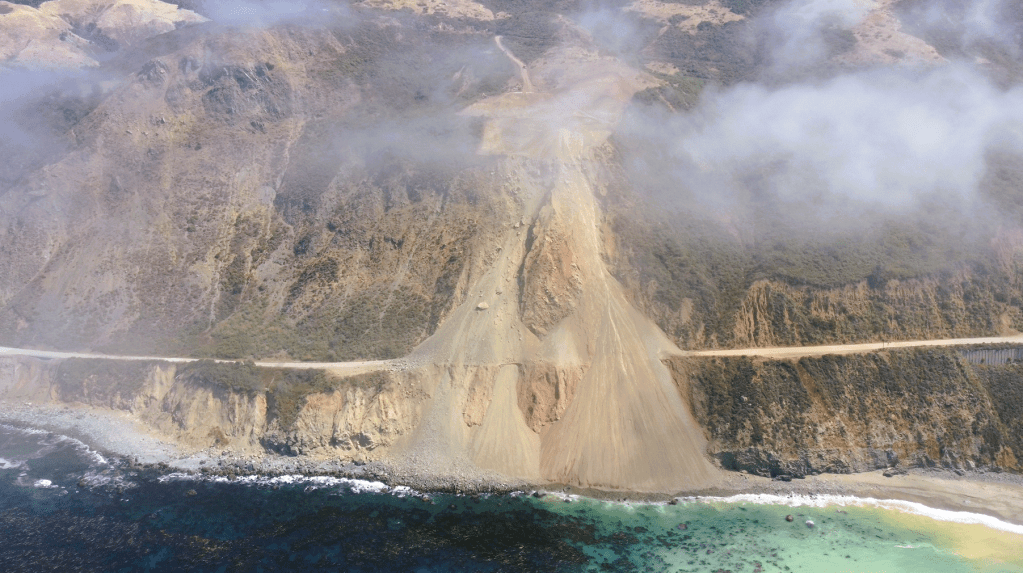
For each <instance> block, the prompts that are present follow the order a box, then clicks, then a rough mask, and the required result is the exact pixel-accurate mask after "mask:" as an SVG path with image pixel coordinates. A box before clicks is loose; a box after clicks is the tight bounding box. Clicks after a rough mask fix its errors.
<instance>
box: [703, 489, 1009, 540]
mask: <svg viewBox="0 0 1023 573" xmlns="http://www.w3.org/2000/svg"><path fill="white" fill-rule="evenodd" d="M685 501H689V502H698V503H699V502H723V503H757V504H764V505H785V506H788V507H832V506H840V507H845V506H853V507H877V508H880V509H889V510H893V511H901V512H903V513H910V514H913V515H920V516H923V517H929V518H931V519H934V520H937V521H946V522H950V523H962V524H966V525H983V526H985V527H990V528H991V529H997V530H999V531H1006V532H1008V533H1015V534H1017V535H1023V525H1017V524H1015V523H1009V522H1008V521H1003V520H1001V519H998V518H997V517H992V516H990V515H984V514H980V513H971V512H968V511H950V510H947V509H937V508H933V507H928V506H926V505H924V504H922V503H917V502H915V501H902V500H898V499H876V498H872V497H853V496H850V495H817V496H806V495H788V496H781V495H774V494H766V493H743V494H738V495H733V496H730V497H688V498H685Z"/></svg>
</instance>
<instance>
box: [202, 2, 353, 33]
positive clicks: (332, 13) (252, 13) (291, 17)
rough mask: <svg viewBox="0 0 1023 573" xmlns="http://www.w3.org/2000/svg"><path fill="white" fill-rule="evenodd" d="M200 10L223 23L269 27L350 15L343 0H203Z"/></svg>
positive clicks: (339, 18) (215, 20)
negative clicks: (204, 0) (333, 0)
mask: <svg viewBox="0 0 1023 573" xmlns="http://www.w3.org/2000/svg"><path fill="white" fill-rule="evenodd" d="M200 11H201V12H202V14H203V15H205V16H206V17H207V18H209V19H211V20H213V21H214V22H217V23H218V24H224V25H227V26H255V27H262V26H271V25H274V24H278V23H282V22H302V21H307V22H314V21H319V22H321V23H322V21H323V20H324V19H327V20H341V19H343V18H345V17H347V16H349V15H350V9H349V7H348V4H347V3H345V2H327V1H323V0H299V1H290V0H223V1H221V0H207V1H206V2H205V3H204V4H203V6H202V7H201V8H200Z"/></svg>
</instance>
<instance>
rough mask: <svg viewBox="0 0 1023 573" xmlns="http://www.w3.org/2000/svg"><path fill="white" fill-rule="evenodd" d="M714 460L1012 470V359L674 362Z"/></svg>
mask: <svg viewBox="0 0 1023 573" xmlns="http://www.w3.org/2000/svg"><path fill="white" fill-rule="evenodd" d="M669 363H670V364H671V367H672V371H673V372H674V373H675V374H676V381H677V382H678V384H679V387H680V389H681V390H682V391H683V392H684V393H686V394H687V395H688V396H689V397H690V399H691V401H692V404H693V407H694V412H695V415H696V418H697V419H698V420H699V421H700V424H701V426H703V427H704V428H705V429H706V432H707V435H708V439H709V446H708V451H709V453H710V454H711V455H712V456H714V457H716V458H717V459H718V460H719V461H720V463H721V465H722V466H723V467H725V468H728V469H733V470H746V471H749V472H751V473H759V474H762V475H768V476H776V475H782V474H785V475H792V476H801V475H806V474H808V473H811V472H834V473H848V472H855V471H867V470H873V469H878V468H886V467H892V466H903V467H935V466H940V467H947V468H960V469H973V468H977V467H983V468H987V469H994V470H996V471H1001V470H1008V471H1015V472H1018V471H1019V470H1020V465H1019V464H1020V462H1019V458H1018V457H1017V456H1018V453H1019V452H1020V451H1021V450H1020V448H1021V447H1023V434H1021V433H1020V427H1019V423H1018V418H1019V415H1018V411H1017V410H1018V409H1019V406H1020V403H1021V402H1020V400H1019V398H1020V396H1019V392H1020V380H1021V378H1020V366H1019V364H1016V363H1009V364H1003V365H978V364H970V363H969V362H968V361H967V360H966V359H964V358H963V356H962V355H961V354H960V352H959V351H957V350H955V349H906V350H891V351H883V352H877V353H870V354H863V355H841V356H838V355H830V356H821V357H807V358H801V359H789V360H767V359H757V358H744V357H736V358H672V359H671V360H670V361H669Z"/></svg>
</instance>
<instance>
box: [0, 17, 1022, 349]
mask: <svg viewBox="0 0 1023 573" xmlns="http://www.w3.org/2000/svg"><path fill="white" fill-rule="evenodd" d="M58 4H59V3H54V2H50V3H46V4H41V3H38V2H35V3H31V2H26V3H16V4H15V3H4V4H3V6H4V8H2V10H3V11H4V14H3V15H0V26H7V27H9V28H10V27H12V26H15V25H17V26H20V28H17V29H26V28H25V26H28V25H29V24H26V22H29V21H30V20H29V19H27V18H28V17H27V16H26V15H25V14H28V12H25V14H22V12H23V11H26V10H37V11H38V12H39V14H40V15H39V16H38V17H36V16H33V18H35V19H34V20H31V22H36V23H34V24H31V25H43V24H39V23H38V22H57V24H53V23H50V24H45V25H46V26H51V27H53V26H57V25H58V24H59V22H64V24H62V25H66V26H67V30H66V32H61V34H62V36H61V37H57V36H54V37H53V38H50V39H49V40H46V41H50V42H51V44H52V46H53V47H52V48H45V49H46V50H51V51H50V52H45V53H54V52H52V50H53V49H57V48H60V49H71V48H74V49H75V50H77V51H76V52H75V53H76V54H81V55H82V57H83V58H89V59H88V61H86V60H81V59H79V60H76V59H74V58H70V59H68V58H64V59H62V60H59V62H58V63H52V62H51V63H46V62H47V60H45V58H42V56H32V57H34V58H35V59H34V60H33V59H31V58H28V55H27V54H29V53H32V54H36V53H37V51H34V50H43V49H44V48H42V47H40V48H35V47H33V46H36V45H37V44H40V42H43V40H42V39H40V40H36V41H34V42H35V43H34V44H32V46H30V47H29V48H31V49H29V48H22V49H21V50H20V52H15V51H12V52H10V53H9V55H8V56H7V60H6V63H5V64H4V66H5V67H4V68H3V72H2V76H3V82H2V83H3V87H2V88H0V101H2V103H3V107H4V109H5V110H8V112H7V113H5V114H3V117H0V133H3V134H4V136H3V138H2V143H0V152H2V153H3V154H4V158H5V159H4V161H3V162H2V164H0V183H2V191H0V201H2V217H3V221H4V222H3V228H4V231H3V237H4V240H3V247H2V256H3V257H4V259H5V261H6V263H5V266H6V267H7V268H10V269H12V271H11V272H9V273H7V274H6V276H5V277H4V280H3V285H2V288H0V293H2V295H0V303H2V311H0V332H2V333H3V341H4V342H5V343H9V344H43V345H52V346H57V347H63V346H72V347H76V348H84V347H92V348H121V349H129V350H130V349H138V350H140V351H141V350H143V349H146V350H148V351H155V352H171V351H175V352H185V353H193V354H194V353H198V354H202V355H214V356H224V357H244V356H254V357H258V356H276V355H279V356H285V355H287V356H292V357H298V358H316V359H329V358H361V357H366V358H373V357H389V356H397V355H401V354H403V353H405V352H407V351H408V350H410V349H411V348H412V347H413V346H414V345H415V344H417V343H418V342H420V341H421V340H423V339H424V338H425V337H426V336H428V335H429V334H430V333H431V332H433V331H434V329H435V328H437V326H438V325H439V324H440V323H441V322H443V320H444V318H445V316H446V315H447V313H448V312H449V311H450V310H451V309H452V308H454V307H455V306H457V304H458V302H459V300H461V297H463V296H464V288H465V286H466V285H468V284H469V283H471V282H472V277H473V276H475V274H476V273H479V272H481V269H482V268H483V267H484V266H485V265H486V264H487V263H486V259H487V255H485V254H484V253H486V252H488V251H489V250H491V249H492V248H494V244H493V242H492V241H493V240H496V239H495V238H494V237H495V235H493V233H492V231H493V230H494V227H493V225H494V222H496V221H497V220H499V219H500V218H501V217H502V216H503V213H506V212H507V210H508V209H509V208H510V207H509V205H512V204H513V203H514V202H515V200H516V199H515V191H514V189H513V188H511V186H510V185H509V184H508V182H507V181H503V180H501V179H500V177H499V176H498V175H496V174H497V171H496V170H495V169H494V167H493V165H494V160H493V158H488V157H486V156H485V155H480V154H478V153H477V149H478V148H479V146H480V142H481V139H480V138H481V137H482V136H483V131H482V122H481V120H480V119H478V118H475V117H473V116H472V115H471V114H470V115H466V114H464V113H462V110H465V109H466V108H467V107H468V106H470V105H472V104H473V103H474V102H477V101H480V100H481V99H483V98H485V97H487V96H492V95H495V94H499V93H505V92H513V91H516V90H521V89H523V84H522V81H521V77H520V74H519V71H518V70H516V69H515V66H514V65H513V64H512V62H510V61H509V60H508V59H507V58H506V57H505V55H504V54H503V53H501V51H500V50H499V49H498V47H497V46H496V45H495V44H494V42H493V37H494V35H498V34H499V35H500V36H501V37H502V39H503V42H504V44H505V45H506V46H507V47H508V49H510V50H511V51H512V53H514V54H515V55H516V56H517V57H518V58H520V59H521V60H522V61H523V62H524V63H525V64H526V65H528V66H531V67H534V68H536V69H541V68H542V65H543V63H544V62H547V61H552V59H553V58H558V57H564V56H563V55H556V54H557V53H558V52H557V51H558V50H565V49H579V48H578V47H579V46H583V47H585V49H589V50H594V51H595V53H599V54H602V55H603V56H604V57H608V58H612V59H614V60H617V61H621V62H624V63H626V64H627V65H629V66H631V67H632V68H634V69H637V70H640V71H642V73H644V74H646V78H647V80H646V81H648V82H649V87H647V88H645V89H643V90H641V91H640V92H639V93H637V94H636V95H635V96H634V98H633V101H632V104H631V105H630V106H629V107H628V109H627V110H626V112H625V115H624V118H623V120H622V121H621V122H620V123H619V124H618V125H616V126H614V127H613V131H614V132H613V135H612V137H611V139H610V143H609V144H608V148H607V155H606V157H607V161H606V162H605V168H606V175H607V182H608V183H607V187H606V189H604V190H603V195H602V196H601V202H602V204H603V208H604V210H605V214H604V225H605V232H606V233H607V235H608V244H609V245H613V247H609V248H608V250H607V251H606V252H605V253H604V255H603V256H604V257H605V258H606V259H607V260H608V261H609V262H610V263H611V266H612V269H613V272H614V274H615V276H617V277H618V279H619V280H620V281H621V282H622V283H623V284H624V285H625V286H626V289H627V291H628V292H629V293H630V296H631V297H632V298H633V300H634V301H635V302H636V304H638V305H639V306H640V307H641V308H642V309H643V310H644V312H645V313H646V314H647V315H649V316H650V317H651V318H653V319H654V320H655V321H656V322H657V323H658V324H659V326H660V327H661V328H662V329H664V330H665V332H667V333H668V334H669V336H670V337H672V338H673V340H675V342H676V343H677V344H679V345H680V346H682V347H683V348H685V347H692V348H699V347H715V346H732V345H740V346H741V345H760V344H781V343H785V344H790V343H791V344H798V343H805V342H809V341H813V342H825V341H833V342H848V341H858V340H873V339H877V338H878V337H892V338H899V337H923V336H931V335H933V336H943V335H974V334H987V333H994V332H1006V331H1007V330H1006V329H1010V330H1011V329H1013V328H1020V326H1021V325H1023V314H1021V312H1020V303H1021V292H1023V291H1021V288H1023V285H1021V284H1020V281H1019V272H1018V270H1019V268H1018V255H1017V254H1016V253H1017V252H1018V248H1019V245H1020V238H1021V236H1023V234H1021V232H1020V217H1021V216H1023V213H1021V207H1023V199H1021V195H1020V189H1019V183H1020V181H1021V172H1020V168H1019V165H1020V157H1021V149H1020V148H1021V145H1023V142H1021V141H1020V139H1021V135H1020V134H1021V131H1020V127H1021V122H1023V117H1021V116H1020V114H1021V112H1019V111H1018V110H1020V109H1023V106H1021V105H1020V103H1023V102H1021V98H1023V91H1021V90H1020V87H1019V78H1020V70H1021V68H1020V62H1021V58H1020V47H1021V39H1020V38H1021V36H1020V30H1021V26H1023V24H1021V22H1023V16H1021V14H1020V11H1019V10H1018V8H1017V7H1015V6H1014V5H1013V4H1012V3H1011V2H992V1H980V0H977V1H975V2H970V3H958V2H957V3H949V2H937V1H935V2H924V1H903V2H890V1H878V2H859V1H855V0H844V1H821V0H818V1H809V0H792V1H784V2H783V1H775V2H768V1H763V2H740V1H734V0H729V1H720V2H719V1H712V2H706V3H703V2H682V3H670V2H657V1H655V0H641V1H638V2H633V3H627V4H624V3H612V2H603V3H600V2H562V3H543V2H510V1H492V2H478V3H477V2H468V1H466V2H447V3H436V2H423V3H421V4H422V5H421V6H419V5H413V4H409V5H408V6H404V5H403V4H401V3H394V4H379V3H375V2H371V1H366V2H355V3H345V2H327V1H321V2H299V3H294V2H257V1H241V0H239V1H234V2H217V3H212V2H205V3H204V2H198V1H197V2H182V3H177V4H176V5H174V4H163V3H160V2H149V1H148V0H147V1H145V2H142V1H139V2H135V3H131V2H122V3H118V4H117V5H116V6H115V7H113V8H107V9H106V12H103V13H102V15H101V16H88V17H86V16H81V15H78V16H76V14H86V12H81V9H80V8H75V9H72V5H71V4H68V6H67V7H60V6H59V5H58ZM55 6H57V7H56V8H55ZM75 10H79V12H75ZM156 14H158V15H159V18H162V19H161V20H159V21H160V22H163V21H175V19H176V23H174V24H173V27H174V28H176V29H174V30H171V31H165V32H159V33H156V32H158V30H159V29H158V28H154V27H153V26H155V25H156V24H152V22H157V21H158V19H157V17H156V16H154V15H156ZM16 15H20V16H19V19H18V20H17V21H16V22H17V24H15V20H11V19H10V18H11V17H12V16H16ZM43 15H45V18H49V19H44V16H43ZM115 16H116V17H115ZM129 16H131V17H129ZM104 18H105V19H104ZM131 22H136V23H147V22H148V23H147V24H145V25H146V26H149V27H148V28H145V29H146V30H150V31H149V32H146V33H145V34H141V33H137V34H134V35H132V34H128V33H127V32H126V31H124V30H126V29H125V28H124V26H126V25H129V24H130V23H131ZM101 24H104V25H106V26H108V28H109V29H108V28H104V27H102V25H101ZM115 24H116V26H120V27H119V28H117V27H115ZM161 25H162V24H161ZM10 29H14V28H10ZM53 29H56V28H53ZM154 33H155V35H153V34H154ZM118 34H120V35H118ZM147 36H148V37H147ZM104 38H111V39H114V40H116V41H113V42H110V41H106V40H104ZM67 46H70V47H71V48H65V47H67ZM573 46H574V47H573ZM11 49H12V50H13V49H14V48H11ZM38 53H44V52H38ZM76 57H77V56H76ZM40 58H42V59H40ZM54 62H57V60H54ZM533 82H535V83H537V84H538V85H539V86H541V88H542V89H544V90H557V89H559V87H558V86H559V78H558V77H554V76H547V77H543V76H537V77H534V78H533ZM561 83H563V82H561ZM569 105H571V104H569ZM558 113H560V112H557V111H555V112H554V114H553V115H552V116H550V117H548V118H546V119H545V121H563V120H565V119H566V118H559V117H558V116H557V114H558ZM509 201H511V202H512V203H509ZM864 289H865V290H864ZM811 301H815V302H811Z"/></svg>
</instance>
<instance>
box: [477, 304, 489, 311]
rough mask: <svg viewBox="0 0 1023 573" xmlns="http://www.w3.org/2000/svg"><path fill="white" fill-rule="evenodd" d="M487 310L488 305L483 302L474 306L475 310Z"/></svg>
mask: <svg viewBox="0 0 1023 573" xmlns="http://www.w3.org/2000/svg"><path fill="white" fill-rule="evenodd" d="M488 308H490V305H489V304H487V303H485V302H481V303H479V304H477V305H476V310H487V309H488Z"/></svg>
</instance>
